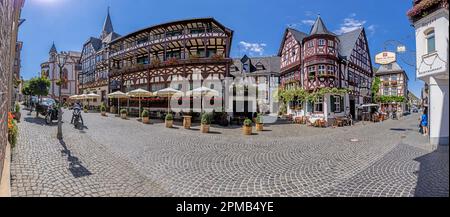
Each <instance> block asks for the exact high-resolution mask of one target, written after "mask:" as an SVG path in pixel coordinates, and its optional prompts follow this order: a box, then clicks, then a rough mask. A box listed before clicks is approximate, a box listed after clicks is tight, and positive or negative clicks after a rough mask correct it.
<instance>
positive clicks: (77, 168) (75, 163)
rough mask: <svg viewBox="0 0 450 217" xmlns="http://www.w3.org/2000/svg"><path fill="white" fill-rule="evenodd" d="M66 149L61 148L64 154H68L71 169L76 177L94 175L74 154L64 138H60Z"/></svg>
mask: <svg viewBox="0 0 450 217" xmlns="http://www.w3.org/2000/svg"><path fill="white" fill-rule="evenodd" d="M59 142H60V144H61V146H62V147H63V149H64V150H61V154H62V156H67V161H68V162H69V171H70V172H71V173H72V175H73V177H74V178H81V177H86V176H90V175H92V173H91V172H90V171H89V170H88V169H87V168H86V167H84V166H83V165H82V162H81V161H80V159H78V158H77V157H75V156H73V155H72V153H71V151H70V150H69V149H68V148H67V145H66V143H65V142H64V141H63V140H59Z"/></svg>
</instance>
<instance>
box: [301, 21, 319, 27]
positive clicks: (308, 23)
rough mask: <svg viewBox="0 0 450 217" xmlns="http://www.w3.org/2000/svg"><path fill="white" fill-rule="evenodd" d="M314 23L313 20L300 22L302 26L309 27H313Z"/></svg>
mask: <svg viewBox="0 0 450 217" xmlns="http://www.w3.org/2000/svg"><path fill="white" fill-rule="evenodd" d="M315 22H316V21H315V20H302V23H303V24H305V25H310V26H312V25H314V23H315Z"/></svg>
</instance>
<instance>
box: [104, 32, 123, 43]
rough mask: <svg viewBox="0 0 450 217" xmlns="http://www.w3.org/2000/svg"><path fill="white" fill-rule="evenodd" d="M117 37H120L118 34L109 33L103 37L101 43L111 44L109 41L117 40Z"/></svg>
mask: <svg viewBox="0 0 450 217" xmlns="http://www.w3.org/2000/svg"><path fill="white" fill-rule="evenodd" d="M119 37H120V35H119V34H117V33H115V32H111V33H109V34H108V35H107V36H105V37H104V38H103V40H102V42H103V43H109V42H111V41H113V40H114V39H116V38H119Z"/></svg>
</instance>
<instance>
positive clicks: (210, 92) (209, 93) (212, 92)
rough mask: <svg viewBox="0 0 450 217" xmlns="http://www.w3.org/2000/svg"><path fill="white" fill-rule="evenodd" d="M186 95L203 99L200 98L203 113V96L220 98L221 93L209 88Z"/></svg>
mask: <svg viewBox="0 0 450 217" xmlns="http://www.w3.org/2000/svg"><path fill="white" fill-rule="evenodd" d="M186 95H188V96H189V95H191V96H194V97H199V96H200V97H201V98H200V99H201V112H202V113H203V96H210V97H218V96H219V95H220V94H219V91H217V90H213V89H210V88H207V87H199V88H197V89H194V90H191V91H188V92H187V93H186Z"/></svg>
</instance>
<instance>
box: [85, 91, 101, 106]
mask: <svg viewBox="0 0 450 217" xmlns="http://www.w3.org/2000/svg"><path fill="white" fill-rule="evenodd" d="M100 97H101V96H100V95H98V94H95V93H90V94H86V95H85V98H86V99H87V101H88V106H89V100H90V99H98V98H100Z"/></svg>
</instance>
